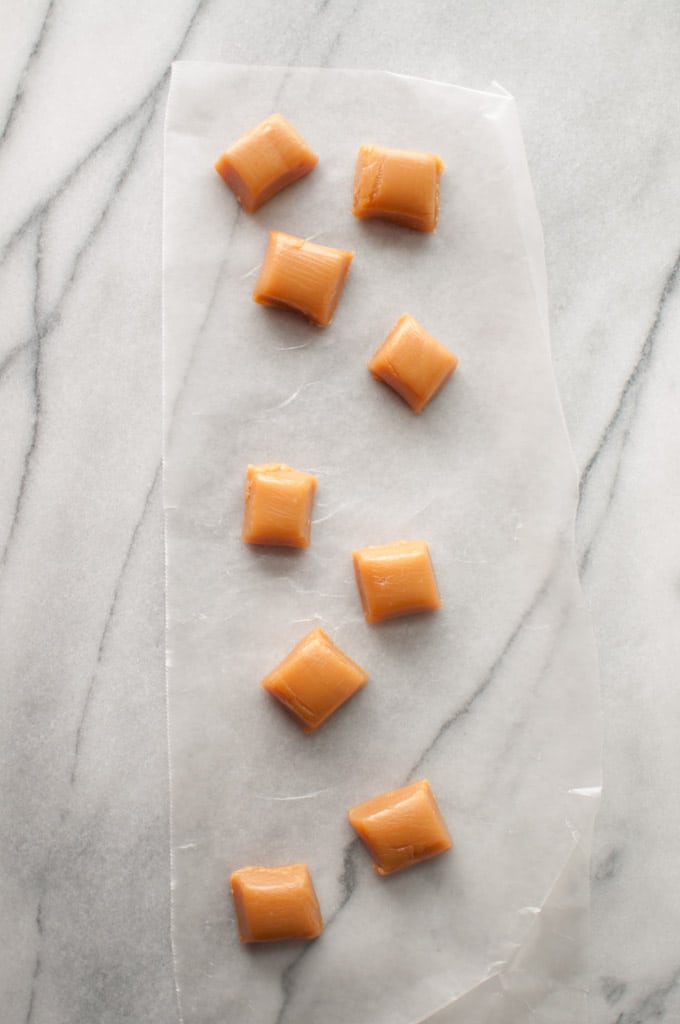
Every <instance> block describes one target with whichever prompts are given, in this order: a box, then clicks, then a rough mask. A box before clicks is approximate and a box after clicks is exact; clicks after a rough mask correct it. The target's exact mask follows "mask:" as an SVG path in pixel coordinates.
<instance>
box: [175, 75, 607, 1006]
mask: <svg viewBox="0 0 680 1024" xmlns="http://www.w3.org/2000/svg"><path fill="white" fill-rule="evenodd" d="M274 111H279V112H281V113H283V114H284V115H285V116H287V117H288V118H289V119H290V120H291V121H292V122H293V124H294V125H295V126H296V127H297V128H298V130H299V131H300V132H301V133H302V134H303V135H304V137H305V138H306V139H307V140H308V142H309V143H310V144H311V145H312V146H313V147H314V148H315V149H316V150H317V151H318V152H319V154H320V157H321V159H320V161H319V164H318V166H317V168H316V169H315V170H314V171H313V172H312V173H311V174H310V175H309V176H307V177H306V178H304V179H302V180H301V181H300V182H298V183H296V184H295V185H293V186H291V187H290V188H288V189H286V190H285V191H284V192H282V193H281V194H279V195H278V196H277V197H276V198H274V199H273V200H271V201H270V202H269V203H267V204H266V205H265V206H264V207H263V208H262V209H261V210H260V211H258V212H257V213H256V214H255V215H254V216H248V215H247V214H245V213H244V212H243V211H242V210H241V209H240V207H239V206H238V204H237V203H236V201H235V199H234V197H233V195H232V194H231V192H230V191H229V190H228V189H227V188H226V187H225V185H224V184H223V183H222V182H221V180H220V179H219V177H218V176H217V175H216V173H215V172H214V170H213V166H212V165H213V161H214V160H215V158H216V156H217V155H218V154H219V152H220V151H221V150H222V149H223V148H224V147H225V146H226V145H228V144H230V143H231V142H232V141H234V140H235V139H236V138H237V137H238V136H239V135H240V134H241V133H242V132H243V131H244V130H246V129H248V128H250V127H252V126H253V125H254V124H255V123H257V122H258V121H260V120H261V119H262V118H264V117H265V116H267V115H268V114H270V113H272V112H274ZM365 142H375V143H378V144H381V145H386V146H395V147H399V148H405V149H426V150H431V151H434V152H437V153H439V154H441V156H442V157H443V159H444V161H445V163H446V166H447V170H446V173H445V174H444V176H443V178H442V190H441V216H440V222H439V227H438V230H437V232H436V233H435V234H433V235H429V234H420V233H417V232H411V231H407V230H404V229H401V228H398V227H396V226H393V225H389V224H385V223H381V222H378V221H372V222H360V221H357V220H355V219H354V218H353V217H352V214H351V196H352V178H353V170H354V162H355V156H356V151H357V147H358V146H359V144H361V143H365ZM164 207H165V216H164V267H163V281H164V367H165V370H164V373H165V379H164V384H165V388H164V390H165V459H164V470H165V472H164V504H165V522H166V547H167V679H168V707H169V740H170V773H171V804H172V889H173V948H174V955H175V968H176V980H177V989H178V996H179V1004H180V1013H181V1014H182V1015H183V1019H184V1020H185V1021H186V1022H187V1024H213V1022H215V1024H217V1022H220V1024H223V1022H232V1021H233V1022H236V1021H238V1022H239V1024H241V1022H246V1021H253V1022H256V1024H318V1022H320V1021H323V1022H324V1024H415V1022H417V1021H425V1020H432V1021H433V1022H437V1024H453V1022H463V1021H465V1024H477V1022H478V1024H491V1022H501V1021H502V1022H503V1024H513V1022H520V1021H525V1020H526V1021H528V1020H530V1019H531V1020H532V1021H554V1022H555V1024H557V1022H559V1024H569V1022H572V1021H573V1022H574V1024H576V1022H578V1024H583V1020H584V1019H585V1014H586V1009H585V993H584V988H585V980H584V979H585V977H586V975H585V972H584V963H583V950H584V943H585V940H586V936H587V908H588V889H587V864H588V855H589V848H590V832H591V826H592V821H593V817H594V814H595V809H596V806H597V798H598V794H599V780H600V775H599V756H598V755H599V737H598V721H597V668H596V657H595V651H594V647H593V640H592V636H591V632H590V628H589V623H588V617H587V614H586V611H585V609H584V603H583V598H582V595H581V592H580V590H579V586H578V581H577V576H576V572H575V562H574V550H573V519H574V512H575V504H576V493H577V492H576V474H575V468H574V464H573V460H572V455H571V452H570V448H569V442H568V439H567V435H566V432H565V427H564V423H563V419H562V415H561V410H560V406H559V401H558V397H557V394H556V389H555V383H554V378H553V371H552V366H551V359H550V350H549V337H548V319H547V295H546V282H545V268H544V260H543V248H542V235H541V229H540V224H539V220H538V216H537V213H536V208H535V204H534V199H533V193H532V188H531V183H530V179H529V174H528V169H527V165H526V159H525V156H524V150H523V145H522V139H521V133H520V129H519V125H518V121H517V115H516V109H515V103H514V100H513V99H512V98H511V97H510V96H508V95H507V94H506V93H504V92H503V90H502V89H500V88H498V87H492V88H490V89H489V91H487V92H476V91H471V90H467V89H463V88H458V87H454V86H450V85H443V84H440V83H434V82H427V81H422V80H415V79H412V78H407V77H403V76H397V75H392V74H386V73H379V72H372V71H371V72H368V71H367V72H363V71H340V70H312V69H299V68H296V69H291V68H262V67H235V66H224V65H218V64H202V63H180V64H177V65H175V67H174V69H173V76H172V85H171V89H170V98H169V101H168V112H167V122H166V135H165V179H164ZM272 228H276V229H280V230H284V231H287V232H290V233H292V234H295V235H299V236H303V237H306V238H314V239H315V240H317V241H319V242H321V243H324V244H328V245H334V246H337V247H340V248H346V249H353V250H355V252H356V256H355V258H354V263H353V265H352V270H351V273H350V276H349V278H348V281H347V285H346V287H345V291H344V294H343V296H342V299H341V302H340V305H339V307H338V311H337V314H336V317H335V319H334V321H333V324H332V325H331V326H330V327H328V328H326V329H319V328H316V327H312V326H311V325H309V324H307V323H305V322H304V321H303V320H301V319H300V318H299V317H296V316H295V315H293V314H289V313H284V312H281V311H277V310H267V309H264V308H263V307H261V306H258V305H256V304H255V303H253V301H252V298H251V295H252V290H253V285H254V282H255V277H256V274H257V269H258V266H259V264H260V262H261V260H262V257H263V254H264V250H265V246H266V242H267V237H268V231H269V230H270V229H272ZM403 312H410V313H412V314H413V315H414V316H416V317H417V318H418V319H419V320H420V321H421V322H422V323H423V324H425V326H426V327H427V328H428V329H429V330H430V331H431V332H432V333H433V334H434V335H435V336H436V337H438V338H440V339H441V340H442V341H443V342H444V343H445V344H447V345H448V346H449V347H451V348H452V349H453V350H454V351H455V352H456V353H457V355H458V356H459V358H460V368H459V370H458V372H457V373H456V375H455V376H454V378H452V380H451V381H450V382H449V383H448V384H447V385H446V387H445V389H444V390H443V391H442V393H441V394H440V395H439V396H438V397H437V398H436V399H435V400H434V401H433V402H432V404H431V405H430V406H429V407H428V408H427V409H426V410H425V412H424V413H423V414H422V415H421V416H415V415H414V414H413V413H412V412H411V410H410V409H409V408H408V407H407V406H406V405H405V404H404V403H403V402H402V401H401V400H400V399H399V398H398V397H397V396H396V395H394V394H393V393H392V392H391V391H390V390H389V389H388V388H386V387H385V386H383V385H381V384H379V383H377V382H376V381H374V380H373V379H372V378H371V376H370V374H369V373H368V371H367V368H366V362H367V359H368V358H369V356H370V355H371V354H372V352H373V350H374V349H375V348H376V347H377V345H378V343H379V342H380V341H381V340H382V338H383V337H384V336H385V334H386V333H387V331H388V330H389V328H390V327H391V325H392V324H393V322H394V321H395V320H396V319H397V317H398V316H399V315H400V314H401V313H403ZM278 461H281V462H286V463H288V464H289V465H292V466H295V467H297V468H299V469H304V470H308V471H311V472H314V473H315V474H316V475H317V476H318V481H319V484H318V491H317V499H316V503H315V508H314V525H313V537H312V545H311V547H310V548H309V549H307V550H304V551H291V550H288V551H286V550H277V549H266V548H254V547H249V546H247V545H245V544H243V543H242V542H241V539H240V527H241V515H242V502H243V488H244V476H245V469H246V465H247V464H248V463H258V462H278ZM421 538H422V539H425V540H427V541H428V542H429V545H430V550H431V553H432V558H433V562H434V565H435V569H436V573H437V576H438V580H439V584H440V589H441V592H442V597H443V601H444V607H443V609H442V610H441V611H440V612H437V613H435V614H430V615H421V616H414V617H411V618H405V619H401V620H395V621H392V622H389V623H384V624H382V625H375V626H367V625H366V623H365V621H364V619H363V616H362V614H361V608H360V603H359V599H358V595H357V591H356V586H355V582H354V578H353V572H352V562H351V551H352V549H353V548H355V547H359V546H363V545H367V544H379V543H385V542H388V541H391V540H397V539H421ZM315 625H321V626H322V627H323V628H324V629H326V630H327V631H328V632H329V633H330V634H331V636H332V637H333V638H334V639H335V640H336V642H337V643H338V644H339V645H340V646H341V647H342V648H343V649H344V650H346V651H347V653H348V654H350V656H351V657H353V658H354V659H356V660H357V661H358V662H359V663H360V664H362V665H363V666H365V667H366V669H367V670H368V671H369V673H370V681H369V682H368V683H367V685H366V686H365V687H364V689H363V690H362V691H361V693H360V694H359V695H357V696H356V697H355V698H353V699H352V700H351V701H350V702H349V703H348V704H347V705H345V707H343V708H342V709H341V710H340V711H339V712H337V713H336V714H335V715H334V716H333V718H332V719H330V720H329V722H328V723H327V724H326V725H325V726H324V727H323V728H322V729H321V730H319V731H318V732H317V733H315V734H313V735H311V736H305V735H303V734H302V732H301V731H300V730H299V728H298V727H297V726H296V725H295V723H294V722H293V721H292V720H291V719H289V718H288V717H287V716H286V715H285V713H284V712H283V711H282V710H281V708H280V707H279V706H278V705H277V704H276V702H274V701H273V700H272V699H271V698H270V697H268V696H267V695H266V694H265V693H264V692H263V691H262V690H261V689H260V688H259V686H258V682H259V680H260V679H261V678H262V677H263V676H264V675H265V674H266V673H267V672H268V671H269V670H270V669H271V668H273V667H274V665H275V664H277V663H278V661H279V660H280V659H281V658H282V657H283V656H284V655H285V654H287V653H288V651H289V650H290V648H291V647H292V646H293V645H294V644H295V643H296V642H297V641H298V640H299V639H301V637H302V636H303V635H304V634H305V633H306V632H307V631H308V630H309V629H311V628H312V627H313V626H315ZM423 777H427V778H429V779H430V781H431V784H432V786H433V789H434V791H435V793H436V795H437V797H438V800H439V803H440V807H441V809H442V811H443V813H444V815H445V817H446V820H447V822H448V823H449V825H450V828H451V832H452V834H453V837H454V841H455V844H456V845H455V849H454V850H453V851H452V852H451V853H448V854H446V855H444V856H441V857H438V858H436V859H434V860H432V861H430V862H428V863H426V864H423V865H420V866H418V867H416V868H413V869H410V870H409V871H406V872H403V873H401V874H399V875H395V876H393V877H390V878H379V877H378V876H377V875H376V874H375V873H374V872H373V871H372V870H371V865H370V858H369V856H368V854H367V852H366V851H365V849H364V848H363V847H362V846H361V845H360V843H359V842H358V841H357V840H356V838H355V836H354V833H353V831H352V829H351V828H350V826H349V824H348V821H347V816H346V812H347V808H348V807H350V806H352V805H353V804H354V803H357V802H359V801H361V800H363V799H365V798H367V797H369V796H372V795H374V794H377V793H380V792H382V791H383V790H386V789H390V788H394V787H396V786H399V785H402V784H404V783H406V782H408V781H409V780H414V779H418V778H423ZM291 861H304V862H306V863H307V864H308V865H309V867H310V870H311V873H312V876H313V879H314V882H315V884H316V888H317V892H318V895H319V899H320V902H321V907H322V910H323V914H324V917H325V920H326V929H325V932H324V934H323V935H322V936H321V938H320V939H318V940H317V941H315V942H313V943H308V944H299V943H288V944H286V943H282V944H273V945H267V946H259V947H252V946H251V947H242V946H240V945H239V941H238V936H237V930H236V925H235V920H234V911H233V908H232V904H231V900H230V898H229V892H228V876H229V873H230V872H231V871H232V870H234V869H235V868H238V867H240V866H243V865H248V864H283V863H287V862H291Z"/></svg>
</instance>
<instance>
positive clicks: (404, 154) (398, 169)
mask: <svg viewBox="0 0 680 1024" xmlns="http://www.w3.org/2000/svg"><path fill="white" fill-rule="evenodd" d="M443 170H444V162H443V161H442V159H441V157H438V156H436V155H435V154H434V153H413V152H410V151H408V150H404V149H383V148H382V147H381V146H360V147H359V152H358V154H357V163H356V170H355V172H354V204H353V206H352V213H353V214H354V216H355V217H360V218H361V219H366V218H369V217H378V218H379V219H381V220H391V221H393V223H395V224H401V225H402V226H403V227H407V228H415V229H416V230H417V231H434V229H435V228H436V226H437V219H438V217H439V177H440V175H441V173H442V171H443Z"/></svg>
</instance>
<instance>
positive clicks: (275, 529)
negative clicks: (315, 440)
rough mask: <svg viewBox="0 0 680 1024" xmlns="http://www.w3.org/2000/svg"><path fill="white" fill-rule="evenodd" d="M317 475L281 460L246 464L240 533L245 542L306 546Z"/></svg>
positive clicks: (293, 546) (308, 540)
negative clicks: (278, 461)
mask: <svg viewBox="0 0 680 1024" xmlns="http://www.w3.org/2000/svg"><path fill="white" fill-rule="evenodd" d="M315 492H316V477H315V476H312V475H311V473H302V472H301V471H300V470H298V469H291V468H290V466H284V465H282V464H280V463H277V462H273V463H267V464H265V465H262V466H248V470H247V472H246V493H245V501H244V508H243V530H242V532H241V537H242V539H243V540H244V541H246V543H247V544H271V545H273V546H275V547H286V548H307V547H309V542H310V538H311V532H312V505H313V503H314V494H315Z"/></svg>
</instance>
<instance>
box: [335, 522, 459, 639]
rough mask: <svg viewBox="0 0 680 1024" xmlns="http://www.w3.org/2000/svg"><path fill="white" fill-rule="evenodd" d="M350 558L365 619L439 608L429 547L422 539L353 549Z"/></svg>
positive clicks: (376, 620)
mask: <svg viewBox="0 0 680 1024" xmlns="http://www.w3.org/2000/svg"><path fill="white" fill-rule="evenodd" d="M352 559H353V561H354V574H355V576H356V581H357V587H358V588H359V595H360V597H361V603H362V605H363V609H364V615H365V617H366V622H382V621H384V620H385V619H394V618H397V617H398V616H400V615H411V614H412V613H413V612H425V611H433V610H434V609H435V608H441V606H442V602H441V598H440V596H439V590H438V589H437V581H436V579H435V576H434V569H433V568H432V561H431V559H430V551H429V548H428V546H427V544H426V543H425V541H424V540H398V541H396V542H395V543H393V544H381V545H378V546H375V547H368V548H359V550H357V551H353V552H352Z"/></svg>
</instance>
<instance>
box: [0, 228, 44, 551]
mask: <svg viewBox="0 0 680 1024" xmlns="http://www.w3.org/2000/svg"><path fill="white" fill-rule="evenodd" d="M43 227H44V217H42V218H41V219H40V221H39V222H38V229H37V232H36V240H35V258H34V261H33V278H34V286H33V311H32V314H33V334H32V335H31V338H30V339H29V341H28V343H27V345H29V346H31V347H32V348H34V350H35V352H34V355H33V372H32V375H31V393H32V398H33V423H32V425H31V435H30V438H29V442H28V447H27V448H26V453H25V455H24V461H23V465H22V467H21V477H20V478H19V488H18V491H17V496H16V498H15V501H14V508H13V510H12V517H11V520H10V528H9V533H8V535H7V540H6V541H5V545H4V547H3V549H2V555H1V556H0V568H4V566H5V565H6V563H7V557H8V554H9V550H10V546H11V544H12V540H13V539H14V534H15V531H16V527H17V524H18V521H19V514H20V511H21V507H22V505H23V501H24V496H25V494H26V488H27V486H28V478H29V472H30V467H31V461H32V459H33V454H34V452H35V450H36V446H37V443H38V432H39V429H40V412H41V398H40V358H41V353H42V343H43V340H44V337H45V335H44V332H43V331H42V329H41V325H40V261H41V258H42V237H43Z"/></svg>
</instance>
